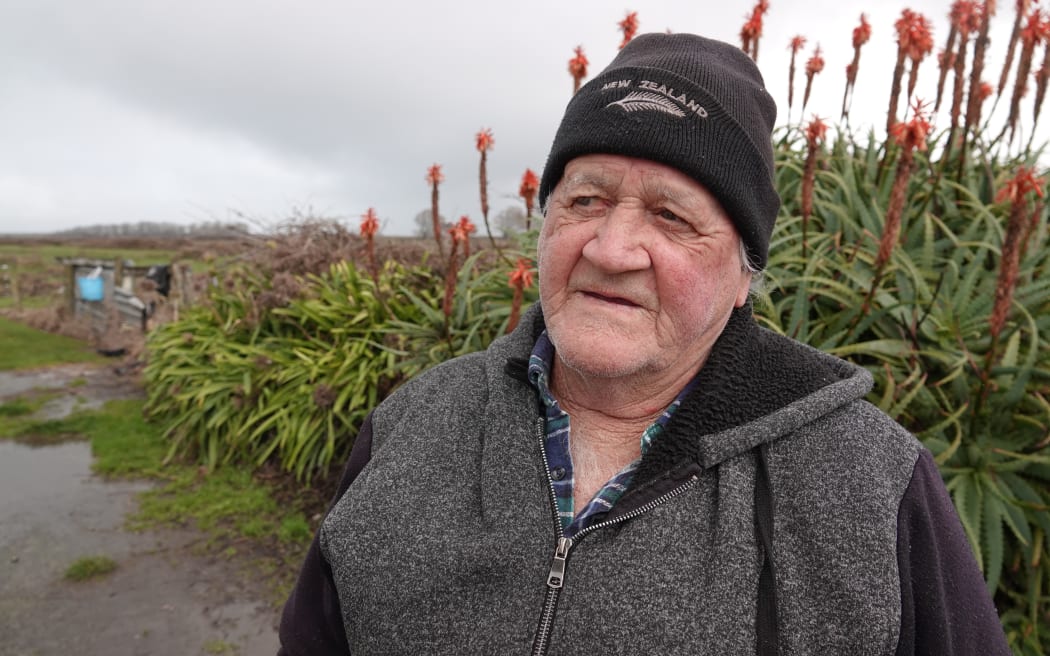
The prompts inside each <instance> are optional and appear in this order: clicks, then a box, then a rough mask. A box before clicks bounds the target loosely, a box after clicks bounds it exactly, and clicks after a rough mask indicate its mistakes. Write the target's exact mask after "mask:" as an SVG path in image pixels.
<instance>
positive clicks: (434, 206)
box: [426, 164, 445, 257]
mask: <svg viewBox="0 0 1050 656" xmlns="http://www.w3.org/2000/svg"><path fill="white" fill-rule="evenodd" d="M444 180H445V176H444V175H443V174H442V173H441V165H440V164H434V165H433V166H431V167H429V168H427V176H426V181H427V182H428V183H429V184H430V220H431V222H432V224H433V225H432V228H433V230H434V241H436V242H437V245H438V253H440V254H441V257H444V256H445V245H444V243H443V242H442V241H441V215H440V214H438V185H439V184H441V183H442V182H443V181H444Z"/></svg>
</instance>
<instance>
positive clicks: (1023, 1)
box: [996, 0, 1031, 96]
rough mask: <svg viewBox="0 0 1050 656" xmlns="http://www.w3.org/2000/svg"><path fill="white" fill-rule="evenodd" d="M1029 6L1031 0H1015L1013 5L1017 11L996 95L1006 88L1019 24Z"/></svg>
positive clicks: (1015, 47)
mask: <svg viewBox="0 0 1050 656" xmlns="http://www.w3.org/2000/svg"><path fill="white" fill-rule="evenodd" d="M1030 6H1031V0H1017V3H1016V5H1015V7H1016V9H1017V12H1016V13H1015V14H1014V26H1013V29H1011V30H1010V41H1009V43H1007V45H1006V58H1005V59H1004V60H1003V71H1002V73H1000V74H999V89H998V91H997V92H996V94H997V96H1002V95H1003V91H1005V90H1006V81H1007V79H1009V77H1010V68H1011V67H1012V66H1013V65H1014V53H1015V52H1016V51H1017V42H1018V41H1019V40H1020V38H1021V25H1022V24H1023V23H1024V19H1025V16H1027V15H1028V8H1029V7H1030Z"/></svg>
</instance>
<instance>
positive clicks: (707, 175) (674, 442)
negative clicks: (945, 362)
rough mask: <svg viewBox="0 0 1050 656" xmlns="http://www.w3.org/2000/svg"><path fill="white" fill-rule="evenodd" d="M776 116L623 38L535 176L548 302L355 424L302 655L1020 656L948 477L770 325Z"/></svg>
mask: <svg viewBox="0 0 1050 656" xmlns="http://www.w3.org/2000/svg"><path fill="white" fill-rule="evenodd" d="M775 116H776V108H775V106H774V104H773V101H772V99H771V98H770V96H769V94H768V93H767V92H766V90H765V89H764V87H763V82H762V78H761V76H760V74H759V72H758V70H757V68H756V67H755V65H754V64H753V63H752V61H751V60H750V59H749V58H748V57H746V56H745V55H744V54H743V53H742V52H741V51H740V50H738V49H737V48H735V47H733V46H730V45H727V44H724V43H720V42H717V41H712V40H708V39H704V38H701V37H698V36H693V35H688V34H674V35H665V34H648V35H643V36H640V37H638V38H637V39H635V40H633V41H632V42H630V43H629V44H628V45H627V46H626V47H625V48H624V49H623V50H622V51H621V52H620V53H619V54H618V55H617V57H616V58H615V60H614V61H613V62H612V63H611V64H610V66H609V67H608V68H607V69H606V70H605V71H603V72H602V73H601V74H600V75H599V76H598V77H597V78H595V79H594V80H592V81H591V82H590V83H589V84H587V85H586V86H585V87H584V88H582V89H581V90H580V91H579V93H577V94H576V96H575V97H574V98H573V99H572V101H571V102H570V103H569V106H568V108H567V110H566V113H565V117H564V119H563V121H562V124H561V126H560V128H559V130H558V132H557V135H556V137H555V139H554V144H553V147H552V150H551V153H550V157H549V159H548V162H547V166H546V168H545V171H544V174H543V181H542V184H541V188H540V195H541V199H543V201H544V205H545V207H546V219H545V221H544V224H543V230H542V235H541V238H540V245H539V273H540V298H541V301H540V304H539V305H540V307H534V308H533V309H532V310H530V312H529V313H528V314H527V315H526V317H525V318H524V319H523V321H522V323H521V325H520V326H519V327H518V328H517V330H515V331H514V333H512V334H511V335H509V336H507V337H505V338H502V339H499V340H497V341H496V342H495V343H493V344H492V346H491V347H490V348H489V349H488V350H487V351H486V352H484V353H477V354H473V355H469V356H465V357H462V358H458V359H456V360H453V361H451V362H448V363H445V364H443V365H441V366H439V367H436V368H435V369H433V370H431V371H428V372H427V373H425V374H423V375H422V376H420V377H418V378H417V379H415V380H413V381H411V382H409V383H407V384H405V385H404V386H403V387H401V388H400V389H399V390H398V391H397V392H396V393H395V394H393V395H392V396H391V397H390V398H388V399H387V400H386V401H384V402H383V403H382V404H381V405H380V406H379V407H378V408H376V409H375V411H374V412H373V413H372V414H371V415H370V417H369V419H368V420H367V421H366V422H365V424H364V426H363V427H362V429H361V433H360V435H359V436H358V438H357V442H356V443H355V446H354V450H353V454H352V455H351V458H350V462H349V464H348V466H347V470H346V474H345V476H344V479H343V483H342V486H341V488H340V491H339V496H338V498H337V501H336V503H335V504H334V505H333V507H332V508H331V510H330V511H329V513H328V515H327V517H326V518H325V520H324V522H323V524H322V526H321V530H320V532H319V535H318V537H317V539H316V540H315V542H314V545H313V546H312V548H311V551H310V554H309V556H308V558H307V562H306V564H305V566H304V568H303V571H302V574H301V577H300V580H299V583H298V585H297V587H296V589H295V591H294V592H293V593H292V596H291V598H290V599H289V601H288V604H287V606H286V607H285V611H284V617H283V620H282V623H281V640H282V644H283V647H282V653H283V654H288V655H295V656H307V655H319V654H320V655H327V654H347V653H351V654H526V653H532V654H754V653H757V654H770V655H772V654H815V653H821V654H851V655H855V654H887V655H888V654H919V653H921V654H1006V653H1009V652H1008V649H1007V647H1006V644H1005V639H1004V636H1003V633H1002V629H1001V628H1000V626H999V622H998V618H997V617H996V613H995V609H994V607H993V606H992V603H991V600H990V598H989V596H988V594H987V592H986V591H985V586H984V582H983V580H982V578H981V575H980V573H979V571H978V569H977V565H976V563H975V562H974V558H973V556H972V554H971V553H970V551H969V547H968V545H967V542H966V539H965V536H964V534H963V531H962V529H961V526H960V524H959V521H958V519H957V518H956V516H955V514H954V511H953V509H952V506H951V503H950V501H949V499H948V496H947V493H946V491H945V489H944V486H943V484H942V483H941V481H940V478H939V476H938V472H937V469H936V467H935V465H934V463H933V461H932V459H931V457H930V454H929V453H928V452H926V451H925V450H923V448H922V446H921V445H920V444H919V443H918V442H917V441H916V440H915V438H914V437H913V436H911V435H910V434H909V433H907V432H906V431H905V430H904V429H902V428H901V427H900V426H898V425H897V424H895V423H894V422H893V421H891V420H890V419H889V418H887V417H886V416H885V415H883V414H882V413H880V412H879V411H878V410H877V409H876V408H874V407H873V406H871V405H870V404H868V403H866V402H865V401H864V400H863V398H864V396H865V394H867V392H868V391H869V390H870V388H871V385H872V381H871V377H870V375H868V374H867V373H866V372H865V371H864V370H862V369H860V368H858V367H855V366H852V365H850V364H848V363H846V362H844V361H841V360H838V359H836V358H832V357H830V356H827V355H824V354H822V353H820V352H818V351H815V350H813V349H811V348H809V347H806V346H803V345H801V344H798V343H796V342H793V341H791V340H789V339H787V338H785V337H782V336H779V335H776V334H773V333H771V332H769V331H766V330H764V329H761V328H760V327H758V326H757V324H756V323H755V322H754V320H753V319H752V317H751V308H750V305H749V303H748V290H749V285H750V283H751V279H752V275H753V273H754V272H757V271H760V270H761V269H762V267H763V266H764V265H765V262H766V256H767V250H768V245H769V238H770V234H771V232H772V229H773V222H774V220H775V218H776V215H777V211H778V209H779V198H778V196H777V193H776V191H775V189H774V181H773V152H772V146H771V138H770V135H771V131H772V128H773V123H774V119H775Z"/></svg>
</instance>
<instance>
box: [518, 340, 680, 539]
mask: <svg viewBox="0 0 1050 656" xmlns="http://www.w3.org/2000/svg"><path fill="white" fill-rule="evenodd" d="M553 363H554V344H553V343H552V342H551V341H550V338H549V337H548V336H547V331H546V330H545V331H543V333H542V334H540V337H539V339H537V340H536V345H535V346H534V347H533V349H532V354H531V355H530V356H529V382H530V383H532V386H533V387H534V388H535V389H536V393H537V394H538V395H539V397H540V400H541V401H542V402H543V406H544V419H545V420H546V440H545V442H544V446H545V449H546V451H547V473H548V474H549V475H550V479H551V481H552V482H553V483H554V496H555V500H556V502H557V505H558V518H559V520H560V521H561V528H562V532H563V533H564V535H565V536H566V537H572V536H574V535H576V534H577V533H579V532H580V531H581V530H583V529H584V528H586V527H587V526H590V525H591V524H594V523H596V522H598V521H601V516H602V515H603V514H604V513H607V512H608V511H609V510H611V509H612V507H613V505H614V504H615V503H616V501H618V500H619V498H620V497H621V496H623V493H624V492H625V491H626V490H627V486H628V485H629V484H630V482H631V479H632V478H634V473H635V471H636V470H637V469H638V465H639V463H640V462H641V458H638V459H637V460H635V461H633V462H631V463H628V464H627V466H625V467H624V468H623V469H621V470H620V471H619V472H618V473H617V474H616V475H615V476H613V477H612V478H611V479H609V480H608V481H607V482H606V483H605V485H603V486H602V488H601V489H600V490H599V491H598V493H597V494H595V495H594V498H593V499H591V500H590V502H589V503H588V504H587V505H586V506H585V507H584V508H583V510H581V511H580V512H579V513H577V512H575V508H574V501H573V467H572V455H571V453H570V451H569V435H570V427H569V415H568V413H566V412H565V411H564V410H562V409H561V407H560V406H559V405H558V400H557V399H556V398H554V394H553V393H552V392H551V389H550V372H551V367H552V365H553ZM694 381H695V379H694ZM693 385H694V382H693V381H690V383H689V384H688V385H686V386H685V388H683V389H682V391H680V392H679V393H678V396H676V397H675V399H674V401H672V402H671V404H670V405H669V406H668V407H667V409H666V410H664V411H663V413H661V414H660V416H659V417H657V419H656V421H654V422H653V423H652V424H650V425H649V426H648V427H647V428H646V429H645V430H644V431H643V432H642V435H641V437H640V441H641V453H642V455H643V456H644V455H645V453H646V451H648V450H649V446H650V445H651V444H652V443H653V441H654V440H655V439H656V438H657V437H658V436H659V435H660V433H662V432H663V430H664V426H666V425H667V422H668V421H669V420H670V419H671V416H672V415H673V414H674V412H675V410H677V409H678V406H679V405H680V404H681V402H682V399H683V398H685V395H686V394H687V393H688V392H689V390H690V389H692V387H693Z"/></svg>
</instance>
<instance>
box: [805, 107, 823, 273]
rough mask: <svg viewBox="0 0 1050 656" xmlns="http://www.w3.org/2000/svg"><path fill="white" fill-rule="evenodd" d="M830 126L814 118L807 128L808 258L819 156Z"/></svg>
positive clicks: (806, 232)
mask: <svg viewBox="0 0 1050 656" xmlns="http://www.w3.org/2000/svg"><path fill="white" fill-rule="evenodd" d="M827 131H828V126H827V125H826V124H825V123H824V121H823V120H821V119H820V118H818V117H816V116H814V117H813V120H812V121H810V123H809V125H807V126H806V165H805V168H804V169H803V171H802V256H803V257H805V256H806V250H807V248H808V246H809V238H808V231H809V217H810V214H812V213H813V184H814V178H815V177H816V173H817V155H818V154H819V152H820V144H821V142H823V141H824V135H825V134H827Z"/></svg>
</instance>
